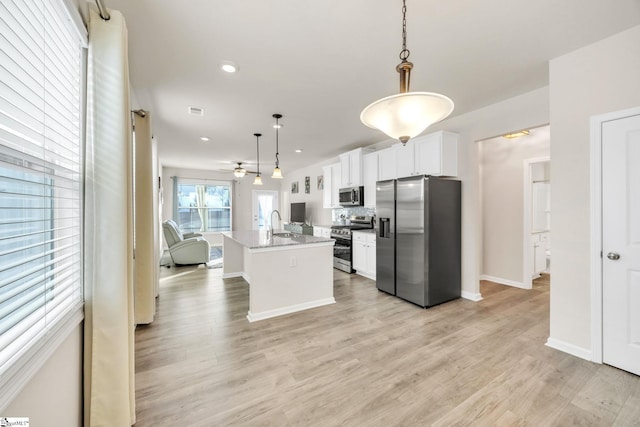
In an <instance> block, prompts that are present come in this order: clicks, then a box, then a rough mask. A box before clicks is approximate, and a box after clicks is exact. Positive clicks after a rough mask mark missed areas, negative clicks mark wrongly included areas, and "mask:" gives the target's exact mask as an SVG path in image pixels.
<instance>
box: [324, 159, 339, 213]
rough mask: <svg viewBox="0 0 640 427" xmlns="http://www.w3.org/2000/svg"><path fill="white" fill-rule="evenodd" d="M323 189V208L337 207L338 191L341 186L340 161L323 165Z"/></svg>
mask: <svg viewBox="0 0 640 427" xmlns="http://www.w3.org/2000/svg"><path fill="white" fill-rule="evenodd" d="M322 170H323V172H324V190H323V193H322V205H323V207H325V208H337V207H339V206H340V199H339V195H338V191H339V189H340V187H341V184H342V183H341V181H340V175H341V172H340V163H336V164H334V165H329V166H324V167H323V168H322Z"/></svg>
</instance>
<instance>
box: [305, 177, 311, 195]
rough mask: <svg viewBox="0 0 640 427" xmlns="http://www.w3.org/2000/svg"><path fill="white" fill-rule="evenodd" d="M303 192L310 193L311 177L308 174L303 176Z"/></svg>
mask: <svg viewBox="0 0 640 427" xmlns="http://www.w3.org/2000/svg"><path fill="white" fill-rule="evenodd" d="M304 192H305V193H306V194H309V193H311V177H310V176H305V177H304Z"/></svg>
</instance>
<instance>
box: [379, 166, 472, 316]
mask: <svg viewBox="0 0 640 427" xmlns="http://www.w3.org/2000/svg"><path fill="white" fill-rule="evenodd" d="M376 214H377V216H378V232H377V237H376V283H377V287H378V289H380V290H381V291H384V292H387V293H389V294H391V295H396V296H398V297H400V298H402V299H405V300H407V301H410V302H412V303H414V304H417V305H419V306H422V307H431V306H433V305H437V304H441V303H443V302H446V301H449V300H452V299H455V298H459V297H460V292H461V273H460V269H461V267H460V266H461V260H460V249H461V229H460V225H461V185H460V181H457V180H452V179H442V178H437V177H431V176H413V177H407V178H400V179H398V180H388V181H378V182H377V184H376Z"/></svg>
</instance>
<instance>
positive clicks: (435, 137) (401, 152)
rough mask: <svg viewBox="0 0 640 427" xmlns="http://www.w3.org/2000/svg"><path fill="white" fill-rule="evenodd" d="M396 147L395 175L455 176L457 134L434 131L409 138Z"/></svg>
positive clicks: (456, 166) (456, 169) (456, 167)
mask: <svg viewBox="0 0 640 427" xmlns="http://www.w3.org/2000/svg"><path fill="white" fill-rule="evenodd" d="M392 148H394V149H396V150H397V151H396V170H397V177H398V178H401V177H405V176H414V175H433V176H457V175H458V135H457V134H455V133H451V132H445V131H440V132H434V133H431V134H429V135H424V136H419V137H417V138H414V139H412V140H410V141H409V142H408V143H407V145H406V146H404V147H403V146H402V145H400V144H398V145H395V146H393V147H392Z"/></svg>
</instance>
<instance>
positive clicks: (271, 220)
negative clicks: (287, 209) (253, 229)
mask: <svg viewBox="0 0 640 427" xmlns="http://www.w3.org/2000/svg"><path fill="white" fill-rule="evenodd" d="M274 213H277V214H278V221H280V222H282V217H281V216H280V212H278V210H277V209H274V210H272V211H271V215H269V222H270V223H271V230H267V239H269V238H271V236H273V214H274Z"/></svg>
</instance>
